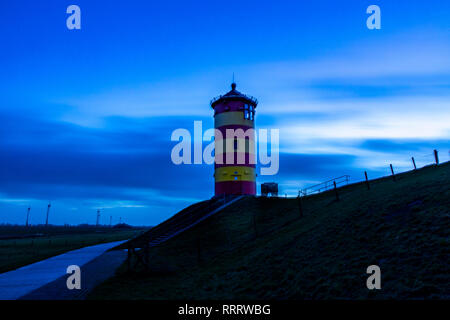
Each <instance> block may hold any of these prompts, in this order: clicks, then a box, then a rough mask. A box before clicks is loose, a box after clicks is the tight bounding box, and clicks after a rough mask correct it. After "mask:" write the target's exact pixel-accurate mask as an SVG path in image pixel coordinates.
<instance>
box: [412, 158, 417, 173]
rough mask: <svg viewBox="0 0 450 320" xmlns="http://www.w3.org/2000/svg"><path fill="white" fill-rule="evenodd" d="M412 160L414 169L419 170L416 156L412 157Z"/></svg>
mask: <svg viewBox="0 0 450 320" xmlns="http://www.w3.org/2000/svg"><path fill="white" fill-rule="evenodd" d="M411 160H412V162H413V165H414V170H417V167H416V160H414V157H411Z"/></svg>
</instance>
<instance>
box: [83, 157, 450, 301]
mask: <svg viewBox="0 0 450 320" xmlns="http://www.w3.org/2000/svg"><path fill="white" fill-rule="evenodd" d="M339 195H340V201H336V199H335V195H334V192H333V191H330V192H326V193H322V194H319V195H314V196H310V197H307V198H304V199H303V209H304V213H303V217H300V215H299V210H298V200H297V199H284V198H278V199H277V198H256V197H248V198H246V199H243V200H241V201H239V202H238V203H236V204H234V205H232V206H231V207H229V208H227V209H225V210H224V211H222V212H221V213H219V214H217V215H215V216H213V217H212V218H211V219H209V220H206V221H204V222H203V223H201V224H199V225H197V226H196V227H194V228H193V229H191V230H189V231H187V232H185V233H183V234H180V235H178V236H177V237H175V238H173V239H171V240H169V241H167V242H166V243H164V244H163V245H161V246H159V247H155V248H152V249H151V256H150V261H151V265H152V266H151V269H150V270H149V271H147V272H144V271H142V272H138V273H133V274H128V273H126V272H125V270H126V269H125V265H124V266H122V267H121V268H120V270H118V273H117V275H116V276H115V277H113V278H112V279H110V280H108V281H106V282H105V283H103V284H101V285H100V286H99V287H97V288H96V289H95V290H94V291H93V292H92V293H91V294H90V295H89V298H90V299H424V298H425V299H430V298H438V299H439V298H440V299H443V298H446V299H448V298H450V268H449V262H450V261H449V257H450V250H449V248H450V246H449V230H450V219H449V218H450V213H449V211H450V209H449V208H450V163H446V164H442V165H441V166H439V167H434V166H430V167H426V168H423V169H421V170H418V171H416V172H408V173H404V174H400V175H398V176H397V181H396V182H394V181H393V180H392V178H391V177H386V178H383V179H377V180H374V181H371V189H370V190H367V188H366V186H365V185H364V184H363V183H359V184H354V185H349V186H346V187H343V188H341V189H339ZM372 264H376V265H378V266H380V268H381V286H382V289H381V290H375V291H370V290H368V289H367V288H366V279H367V277H368V275H367V274H366V268H367V267H368V266H369V265H372Z"/></svg>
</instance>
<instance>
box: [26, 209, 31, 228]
mask: <svg viewBox="0 0 450 320" xmlns="http://www.w3.org/2000/svg"><path fill="white" fill-rule="evenodd" d="M30 210H31V207H28V210H27V222H26V223H25V226H26V227H28V218H29V217H30Z"/></svg>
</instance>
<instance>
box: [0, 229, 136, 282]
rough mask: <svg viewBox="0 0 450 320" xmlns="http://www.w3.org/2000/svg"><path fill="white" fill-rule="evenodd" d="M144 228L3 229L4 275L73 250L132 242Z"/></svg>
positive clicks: (0, 232) (1, 257) (0, 267)
mask: <svg viewBox="0 0 450 320" xmlns="http://www.w3.org/2000/svg"><path fill="white" fill-rule="evenodd" d="M143 231H144V229H143V228H132V229H116V228H109V227H93V226H76V227H64V226H48V227H45V226H32V227H25V226H13V225H1V226H0V273H2V272H6V271H10V270H13V269H16V268H18V267H21V266H24V265H27V264H30V263H33V262H37V261H40V260H43V259H46V258H49V257H52V256H55V255H58V254H61V253H64V252H67V251H70V250H74V249H79V248H82V247H86V246H91V245H95V244H99V243H105V242H112V241H119V240H126V239H130V238H132V237H134V236H136V235H138V234H139V233H141V232H143Z"/></svg>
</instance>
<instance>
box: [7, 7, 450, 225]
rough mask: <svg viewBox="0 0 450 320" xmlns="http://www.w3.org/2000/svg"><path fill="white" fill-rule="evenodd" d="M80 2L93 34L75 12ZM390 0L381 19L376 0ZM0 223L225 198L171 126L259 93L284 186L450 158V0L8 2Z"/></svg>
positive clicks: (131, 218)
mask: <svg viewBox="0 0 450 320" xmlns="http://www.w3.org/2000/svg"><path fill="white" fill-rule="evenodd" d="M70 4H77V5H78V6H80V8H81V19H82V22H81V26H82V28H81V30H68V29H67V28H66V18H67V16H68V15H67V14H66V8H67V6H69V5H70ZM371 4H377V5H378V6H379V7H380V8H381V30H368V29H367V27H366V19H367V17H368V15H367V14H366V8H367V7H368V6H369V5H371ZM0 39H1V48H2V50H0V70H1V72H0V119H1V124H2V125H1V127H0V223H24V220H25V216H26V208H27V207H28V206H29V205H31V207H32V211H31V222H32V223H42V222H44V221H45V208H46V205H47V203H48V201H49V200H51V201H52V206H53V207H52V212H51V217H50V222H52V223H55V224H63V223H70V224H77V223H86V222H87V223H95V218H96V209H97V208H103V210H102V222H103V223H108V222H109V216H112V217H113V222H118V220H119V217H122V219H123V220H124V221H125V222H128V223H131V224H141V225H152V224H155V223H158V222H160V221H162V220H163V219H165V218H167V217H169V216H170V215H172V214H174V213H176V212H177V211H178V210H179V209H181V208H183V207H184V206H186V205H188V204H190V203H193V202H195V201H198V200H203V199H207V198H209V197H211V196H212V195H213V186H214V184H213V177H212V174H213V168H212V166H207V165H184V166H183V165H182V166H175V165H174V164H172V162H171V160H170V151H171V149H172V147H173V146H174V145H175V143H174V142H172V141H170V135H171V133H172V131H173V130H175V129H177V128H187V129H189V130H193V121H194V120H202V121H203V123H204V127H212V126H213V118H212V110H211V109H210V107H209V101H210V99H211V98H213V97H214V96H217V95H219V94H223V93H225V92H227V91H228V90H229V86H230V82H231V78H232V74H233V72H234V73H235V78H236V81H237V84H238V88H237V89H238V90H240V91H242V92H244V93H247V94H251V95H253V96H255V97H257V98H258V100H259V105H258V108H257V115H256V123H257V126H258V127H259V128H268V129H270V128H277V129H280V152H281V153H280V171H279V174H278V175H276V176H271V177H260V178H259V179H258V184H259V183H261V182H264V181H276V182H279V184H280V189H281V192H282V193H288V194H289V195H295V194H296V192H297V191H298V189H299V188H301V187H304V186H308V185H310V184H314V183H317V182H320V181H324V180H328V179H329V178H332V177H336V176H341V175H344V174H349V175H350V176H351V179H352V181H358V180H360V179H361V178H362V177H363V172H364V170H367V171H368V172H369V176H370V177H378V176H382V175H386V174H389V168H388V166H389V163H392V164H393V165H394V167H395V168H397V170H399V171H403V170H407V169H408V168H410V167H411V164H410V157H411V156H415V157H416V159H417V162H418V164H419V165H424V164H426V163H428V162H431V161H432V150H433V149H438V150H439V153H440V157H441V159H442V160H443V161H445V160H450V158H449V149H450V146H449V136H450V121H449V120H450V41H449V40H450V3H447V2H443V1H322V0H318V1H275V2H274V1H270V2H269V1H158V2H156V1H134V0H129V1H123V2H117V1H74V2H66V1H20V0H19V1H2V2H1V4H0Z"/></svg>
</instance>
